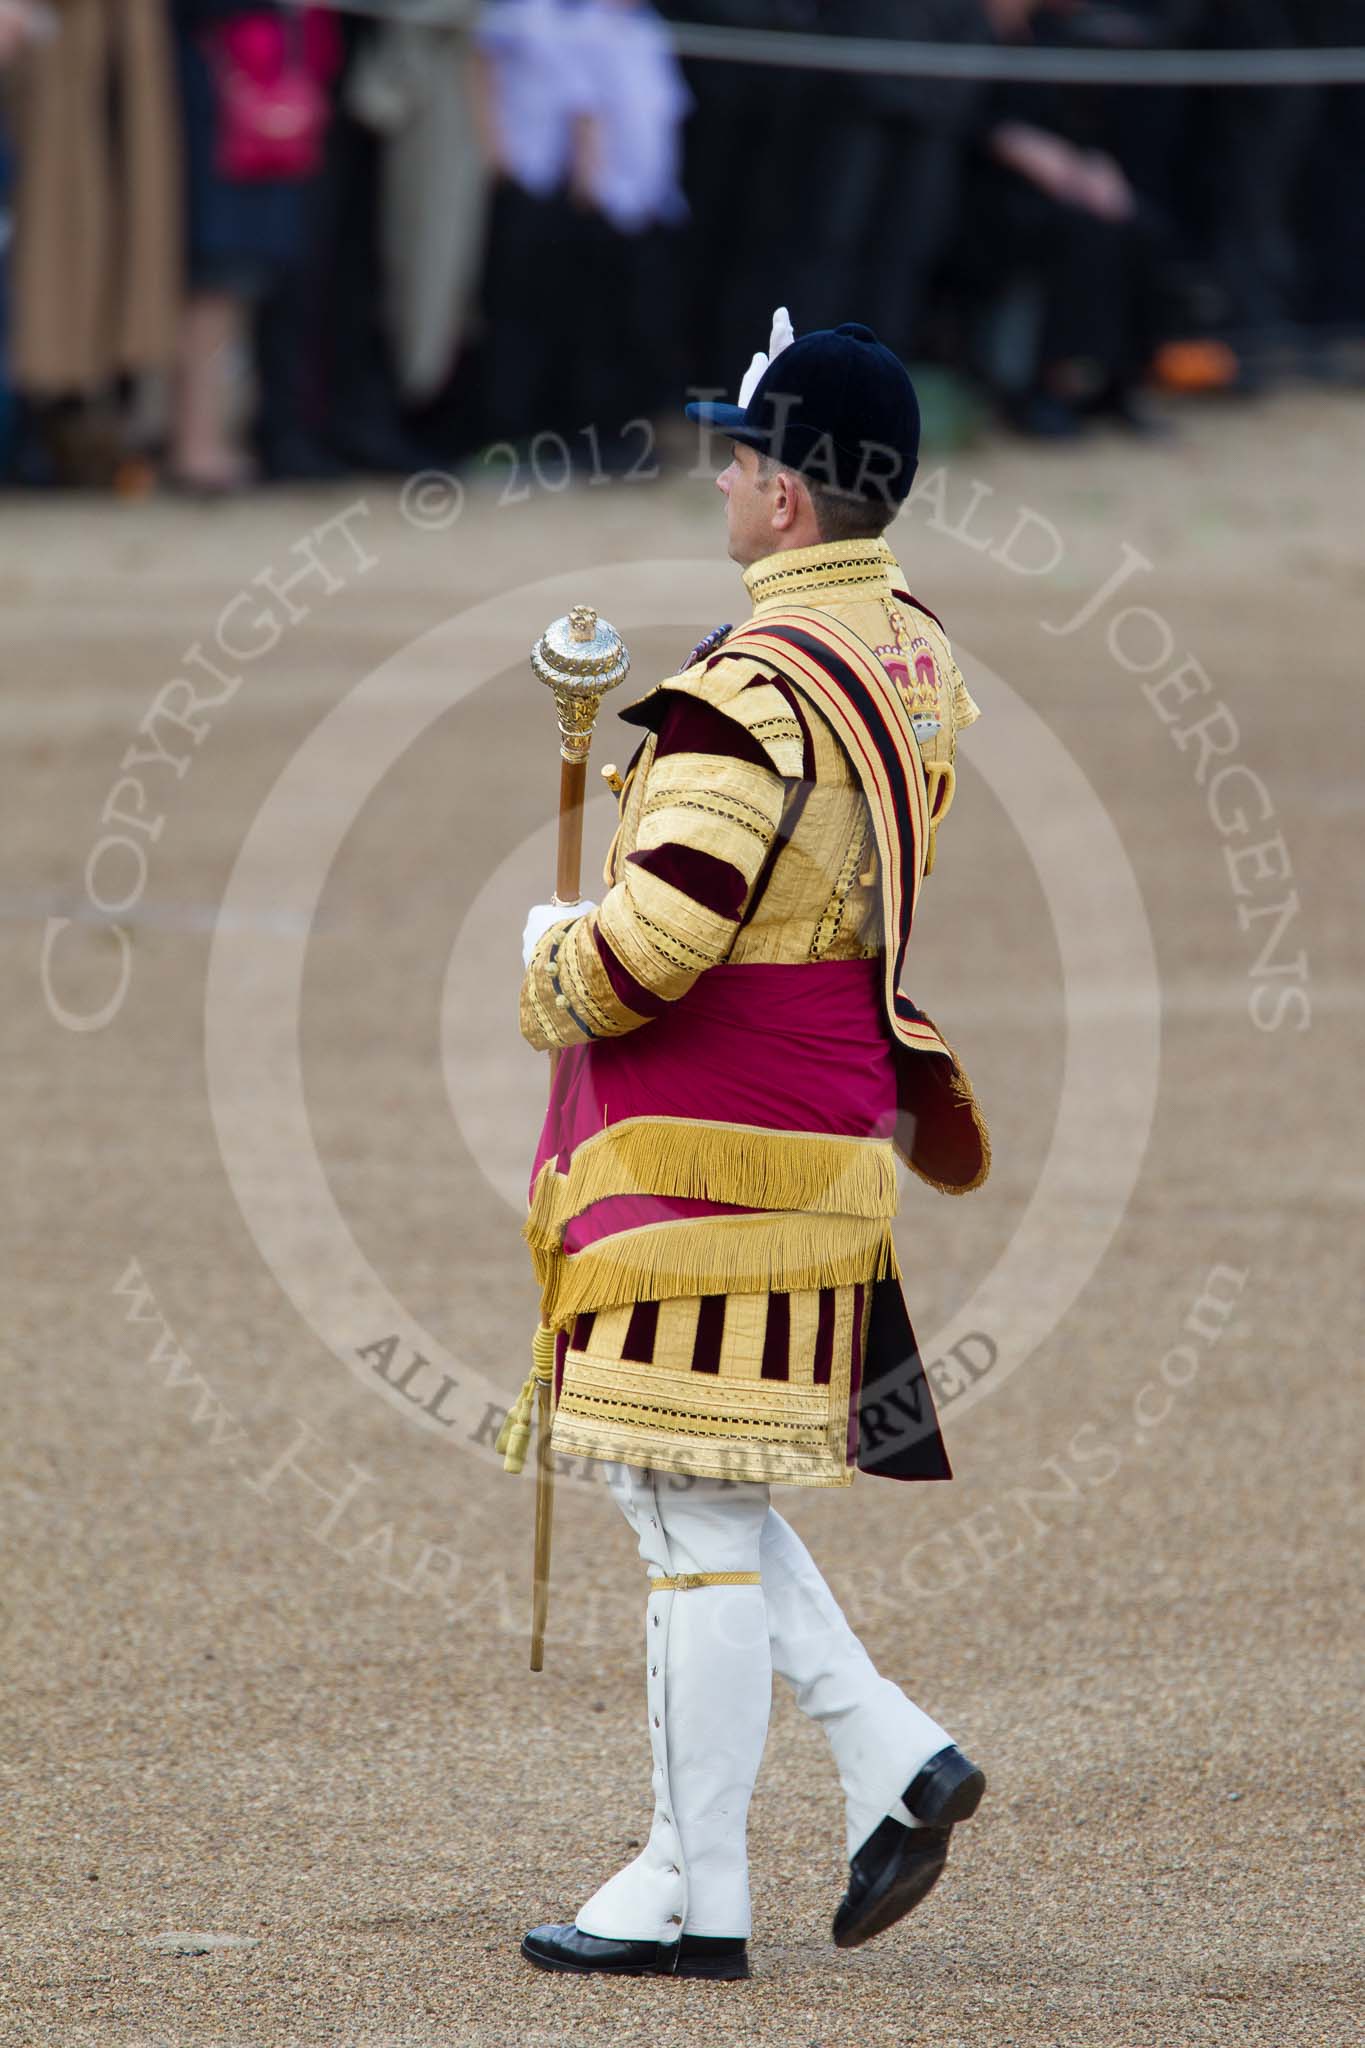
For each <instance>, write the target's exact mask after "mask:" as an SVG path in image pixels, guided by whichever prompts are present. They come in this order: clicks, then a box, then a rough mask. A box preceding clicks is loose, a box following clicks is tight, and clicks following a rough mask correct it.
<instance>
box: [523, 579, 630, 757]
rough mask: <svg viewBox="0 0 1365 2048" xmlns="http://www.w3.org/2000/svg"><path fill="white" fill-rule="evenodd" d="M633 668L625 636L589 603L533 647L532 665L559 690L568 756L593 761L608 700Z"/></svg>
mask: <svg viewBox="0 0 1365 2048" xmlns="http://www.w3.org/2000/svg"><path fill="white" fill-rule="evenodd" d="M629 668H630V655H629V653H628V651H627V649H626V643H625V641H624V640H623V639H622V638H621V635H620V634H619V633H618V632H617V630H616V628H615V627H614V626H611V625H608V623H607V621H606V620H605V619H599V618H598V616H597V613H596V612H595V611H594V610H593V608H592V606H591V605H589V604H576V605H574V606H573V607H572V609H571V610H570V611H569V612H568V613H567V614H566V615H565V616H564V617H563V618H562V619H556V620H555V622H554V624H553V625H551V626H547V627H546V628H545V631H544V632H543V633H542V634H541V636H540V638H539V640H537V642H536V644H535V646H534V647H533V648H532V649H531V669H532V672H533V673H534V674H535V675H537V676H539V678H540V680H541V682H542V683H545V684H547V685H548V687H549V688H550V689H551V690H553V692H554V699H555V710H556V711H557V712H558V714H559V751H560V753H561V754H562V755H563V756H564V759H565V760H566V761H586V760H587V758H588V748H589V747H590V746H591V744H592V729H593V726H594V725H595V724H596V723H597V713H598V710H599V709H600V707H601V703H602V699H603V697H605V695H606V693H607V691H608V690H611V689H614V688H615V686H616V684H617V683H619V682H620V681H621V679H622V677H623V676H625V674H626V673H627V671H628V670H629Z"/></svg>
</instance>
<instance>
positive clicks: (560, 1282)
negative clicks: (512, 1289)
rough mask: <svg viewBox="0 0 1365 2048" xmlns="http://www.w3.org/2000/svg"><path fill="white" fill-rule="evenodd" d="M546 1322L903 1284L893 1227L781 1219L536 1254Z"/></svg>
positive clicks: (696, 1224)
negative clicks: (739, 1297) (718, 1299)
mask: <svg viewBox="0 0 1365 2048" xmlns="http://www.w3.org/2000/svg"><path fill="white" fill-rule="evenodd" d="M536 1264H537V1268H538V1269H539V1271H540V1277H541V1281H542V1286H543V1295H542V1300H541V1320H542V1321H543V1322H544V1323H546V1324H548V1326H549V1327H550V1328H551V1329H554V1330H562V1329H566V1328H567V1327H568V1326H569V1324H570V1323H572V1321H573V1319H574V1317H575V1316H577V1315H581V1314H586V1313H587V1312H588V1311H589V1310H596V1309H601V1308H615V1307H618V1306H619V1305H620V1304H621V1303H623V1302H635V1301H667V1300H670V1299H672V1298H673V1297H674V1296H676V1295H680V1294H689V1295H690V1294H758V1293H764V1294H791V1293H796V1292H799V1291H802V1290H804V1289H807V1288H820V1287H847V1286H851V1285H853V1284H855V1283H856V1282H858V1281H872V1280H882V1279H887V1278H895V1279H899V1278H900V1266H899V1263H898V1262H897V1259H896V1248H895V1244H894V1243H893V1241H892V1237H891V1226H890V1223H889V1222H888V1221H886V1220H884V1219H881V1218H871V1219H869V1218H864V1217H859V1216H821V1215H806V1214H801V1213H792V1212H782V1211H775V1212H773V1213H771V1214H768V1215H758V1216H700V1217H697V1218H695V1219H691V1220H687V1221H681V1222H674V1223H647V1224H644V1225H642V1226H640V1227H639V1228H637V1229H634V1230H622V1231H618V1232H617V1234H616V1235H615V1236H614V1237H608V1238H603V1239H602V1240H601V1242H600V1243H598V1244H593V1245H588V1246H586V1247H585V1248H584V1250H582V1251H581V1252H575V1253H573V1254H572V1255H566V1254H565V1253H563V1252H547V1253H541V1254H538V1255H537V1258H536Z"/></svg>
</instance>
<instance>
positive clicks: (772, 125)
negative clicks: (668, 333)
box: [666, 0, 847, 390]
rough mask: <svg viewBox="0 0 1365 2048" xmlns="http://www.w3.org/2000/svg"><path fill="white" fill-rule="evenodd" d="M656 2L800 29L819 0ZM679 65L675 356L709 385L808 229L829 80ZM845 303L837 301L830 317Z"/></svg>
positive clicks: (739, 21)
mask: <svg viewBox="0 0 1365 2048" xmlns="http://www.w3.org/2000/svg"><path fill="white" fill-rule="evenodd" d="M666 12H667V14H668V16H669V18H670V19H671V20H674V21H679V22H689V23H697V24H699V25H701V26H704V27H710V28H729V29H781V30H786V31H789V32H791V33H810V32H812V31H814V30H815V29H817V28H818V27H819V23H820V12H821V0H669V5H668V7H667V9H666ZM684 71H685V73H686V77H687V83H688V87H689V89H690V90H691V93H692V96H693V100H694V102H695V107H696V111H695V113H694V114H693V117H692V119H691V120H690V121H689V122H688V126H687V138H686V146H685V152H684V170H683V184H684V188H685V190H686V192H687V198H688V204H689V206H690V208H691V212H692V226H691V231H690V235H689V245H690V247H689V255H688V259H687V266H688V273H689V279H690V293H689V297H690V305H689V308H688V315H687V318H688V333H687V335H686V337H685V341H686V359H687V363H688V366H689V369H690V371H691V373H692V380H693V383H694V385H695V386H696V387H698V388H700V387H701V386H712V387H714V388H715V389H717V390H720V389H721V388H722V387H724V386H725V385H726V380H727V378H729V377H730V376H731V375H732V374H733V368H734V365H735V363H737V362H739V361H740V360H741V359H742V358H744V357H745V356H747V354H748V353H749V352H750V350H751V347H752V337H753V336H754V335H755V334H757V333H760V332H763V331H766V323H767V319H768V314H769V310H770V309H771V307H772V306H773V305H774V304H775V303H776V302H777V301H778V300H782V299H786V298H787V297H788V296H789V294H790V293H791V278H792V274H793V268H794V266H795V265H796V263H797V262H798V261H799V259H800V256H801V253H802V251H803V250H804V248H805V246H806V239H807V233H808V228H807V223H806V221H805V218H804V214H803V199H804V193H805V181H804V179H803V177H802V175H801V169H802V166H803V165H804V164H805V163H806V161H807V159H808V157H809V154H810V152H811V149H812V148H813V146H814V144H815V141H816V139H817V137H818V134H819V130H820V125H821V123H822V121H823V119H824V105H825V95H826V91H827V88H828V85H829V80H828V78H827V77H826V76H824V75H823V74H822V73H820V72H817V71H803V70H799V69H797V68H795V67H793V66H788V65H779V64H738V63H732V62H729V61H727V60H717V59H713V58H707V59H705V60H701V59H698V60H696V61H690V60H689V61H688V62H686V63H685V65H684ZM846 311H847V307H845V306H840V308H839V312H838V317H839V318H840V319H842V318H843V317H844V315H845V313H846ZM800 317H801V319H802V321H803V323H804V324H811V323H809V322H807V321H806V316H805V314H804V312H802V313H801V315H800Z"/></svg>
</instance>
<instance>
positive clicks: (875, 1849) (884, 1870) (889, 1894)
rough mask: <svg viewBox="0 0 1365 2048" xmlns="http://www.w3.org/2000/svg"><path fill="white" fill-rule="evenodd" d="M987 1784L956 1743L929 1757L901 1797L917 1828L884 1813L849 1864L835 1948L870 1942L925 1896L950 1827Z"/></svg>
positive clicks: (969, 1811)
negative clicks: (846, 1886) (846, 1887)
mask: <svg viewBox="0 0 1365 2048" xmlns="http://www.w3.org/2000/svg"><path fill="white" fill-rule="evenodd" d="M985 1789H986V1774H985V1772H984V1771H982V1770H979V1769H978V1768H977V1766H976V1765H975V1764H974V1763H971V1762H970V1761H969V1760H968V1759H967V1758H966V1757H965V1756H964V1755H963V1754H962V1751H961V1750H960V1749H959V1748H958V1747H957V1745H956V1744H955V1743H950V1744H949V1745H948V1747H947V1748H946V1749H941V1750H939V1752H938V1754H937V1755H936V1756H931V1757H930V1759H929V1761H928V1763H927V1764H925V1765H924V1767H923V1769H922V1770H921V1771H919V1772H918V1773H917V1774H916V1776H915V1777H914V1779H913V1780H912V1781H911V1783H910V1784H909V1785H908V1786H907V1787H906V1791H905V1795H904V1797H905V1804H906V1806H907V1807H908V1808H909V1810H910V1812H911V1813H912V1814H913V1815H914V1816H915V1819H916V1820H917V1821H919V1822H920V1825H919V1826H918V1827H913V1828H912V1827H907V1826H906V1824H905V1822H904V1821H900V1820H897V1819H896V1818H895V1816H894V1814H888V1815H887V1817H886V1819H885V1820H884V1821H882V1822H881V1824H880V1825H879V1826H878V1827H875V1828H874V1829H873V1830H872V1833H871V1834H870V1835H869V1836H868V1838H867V1840H866V1841H865V1842H864V1843H863V1845H862V1847H861V1849H859V1850H858V1852H857V1854H856V1855H855V1856H854V1858H853V1861H852V1862H851V1863H850V1864H849V1867H848V1890H847V1891H846V1892H845V1893H844V1896H843V1898H842V1900H841V1901H840V1904H839V1910H838V1912H837V1913H836V1914H835V1916H834V1946H835V1947H836V1948H857V1947H859V1946H860V1944H861V1943H863V1942H865V1941H870V1940H871V1939H872V1937H873V1935H874V1934H881V1933H883V1932H884V1931H885V1930H886V1929H887V1928H888V1927H891V1926H893V1925H894V1924H895V1922H896V1921H897V1920H902V1919H904V1917H905V1915H906V1914H907V1913H910V1912H913V1910H914V1908H915V1907H916V1906H918V1905H919V1903H920V1901H921V1900H922V1899H925V1898H927V1897H928V1895H929V1893H930V1892H931V1891H932V1890H933V1888H934V1886H935V1885H936V1884H937V1883H938V1880H939V1878H940V1877H941V1876H942V1875H943V1866H944V1864H945V1863H946V1862H947V1861H948V1843H949V1839H950V1837H951V1835H952V1832H953V1829H954V1827H955V1826H956V1825H957V1823H958V1822H959V1821H964V1820H970V1818H971V1816H972V1815H973V1814H974V1813H975V1812H976V1809H977V1807H978V1806H979V1805H980V1804H981V1795H982V1793H983V1792H984V1791H985Z"/></svg>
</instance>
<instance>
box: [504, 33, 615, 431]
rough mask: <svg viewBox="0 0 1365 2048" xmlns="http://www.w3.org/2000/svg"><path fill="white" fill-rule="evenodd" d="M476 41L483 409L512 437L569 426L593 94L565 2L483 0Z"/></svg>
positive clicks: (570, 422) (591, 140)
mask: <svg viewBox="0 0 1365 2048" xmlns="http://www.w3.org/2000/svg"><path fill="white" fill-rule="evenodd" d="M477 42H478V50H479V57H480V65H481V73H482V83H481V88H480V94H479V106H480V113H481V119H482V123H483V133H484V146H485V151H486V154H487V157H488V162H489V166H490V169H491V172H492V177H493V188H492V205H491V211H490V217H489V226H488V261H487V265H486V267H485V271H484V279H483V292H482V299H483V311H484V319H485V334H484V338H483V345H482V357H483V387H484V388H483V397H482V412H483V417H484V424H485V426H486V427H487V429H488V430H489V432H490V433H491V434H492V435H494V436H495V437H499V438H501V439H504V440H507V441H513V442H515V441H517V440H519V439H521V438H522V437H523V436H524V435H527V434H530V433H534V432H537V431H539V430H541V429H546V428H554V427H561V426H568V425H571V424H573V422H572V420H571V414H572V411H573V404H572V399H571V396H570V391H571V385H572V372H571V368H570V364H569V360H568V357H569V354H570V353H571V351H572V347H573V345H574V342H575V338H576V337H575V334H574V321H575V319H576V309H575V308H574V306H573V304H572V300H573V298H574V297H575V296H576V294H575V291H574V278H573V266H572V255H571V252H572V249H573V247H574V243H575V239H576V233H577V223H578V214H579V212H580V210H581V209H582V208H584V207H585V206H587V205H589V204H590V203H591V201H590V198H589V196H588V190H587V167H588V163H589V160H590V157H591V153H592V151H593V149H594V146H595V144H594V138H593V132H592V131H593V121H594V107H595V93H594V88H593V83H592V80H591V79H590V78H589V77H588V76H587V73H586V70H585V66H584V63H583V57H582V46H581V42H580V39H579V37H578V36H577V33H576V25H575V20H574V9H573V8H572V7H571V6H569V5H568V4H567V0H491V4H490V5H489V6H487V7H486V8H485V10H484V13H483V17H482V20H481V21H480V24H479V28H478V35H477ZM602 310H603V314H604V316H605V315H606V314H607V311H608V309H607V308H605V307H604V308H603V309H602Z"/></svg>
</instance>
